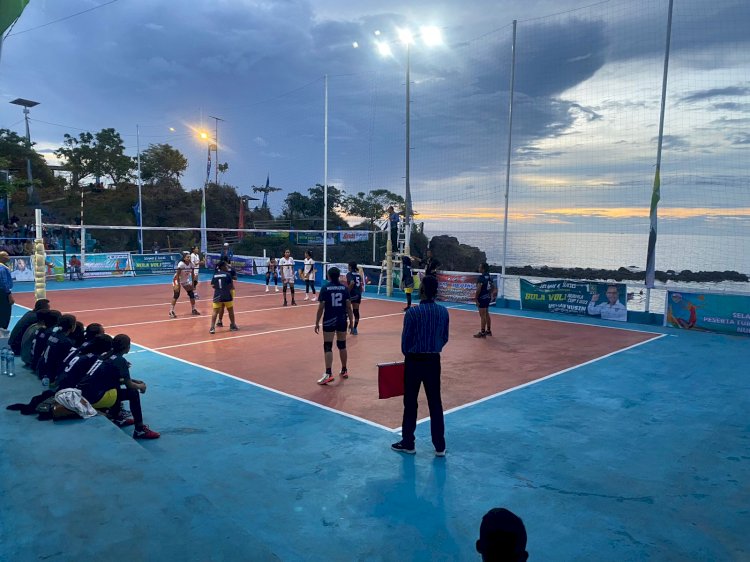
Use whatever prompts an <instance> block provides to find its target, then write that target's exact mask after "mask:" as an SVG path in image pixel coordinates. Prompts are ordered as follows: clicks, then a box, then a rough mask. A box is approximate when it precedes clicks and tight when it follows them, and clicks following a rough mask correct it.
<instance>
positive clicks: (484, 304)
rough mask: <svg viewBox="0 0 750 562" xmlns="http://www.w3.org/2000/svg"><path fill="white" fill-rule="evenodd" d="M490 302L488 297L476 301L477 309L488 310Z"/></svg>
mask: <svg viewBox="0 0 750 562" xmlns="http://www.w3.org/2000/svg"><path fill="white" fill-rule="evenodd" d="M491 300H492V299H490V298H489V297H487V298H486V299H482V298H480V299H479V300H478V301H477V308H489V307H490V301H491Z"/></svg>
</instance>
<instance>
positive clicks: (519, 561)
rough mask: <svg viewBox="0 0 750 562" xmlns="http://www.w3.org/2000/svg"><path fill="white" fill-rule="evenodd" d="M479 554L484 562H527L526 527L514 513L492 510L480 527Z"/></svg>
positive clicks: (498, 509) (502, 509) (486, 514)
mask: <svg viewBox="0 0 750 562" xmlns="http://www.w3.org/2000/svg"><path fill="white" fill-rule="evenodd" d="M477 552H478V553H479V554H481V555H482V560H484V562H526V560H528V559H529V553H528V552H526V527H525V526H524V524H523V521H521V518H520V517H518V516H517V515H516V514H515V513H513V512H512V511H508V510H507V509H505V508H502V507H496V508H494V509H490V510H489V511H488V512H487V513H485V515H484V517H482V524H481V525H480V526H479V540H478V541H477Z"/></svg>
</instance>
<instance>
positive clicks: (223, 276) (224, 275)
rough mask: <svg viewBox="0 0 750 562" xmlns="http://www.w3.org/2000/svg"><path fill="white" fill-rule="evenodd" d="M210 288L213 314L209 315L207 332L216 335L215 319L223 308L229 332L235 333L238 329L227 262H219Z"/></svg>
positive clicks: (232, 286)
mask: <svg viewBox="0 0 750 562" xmlns="http://www.w3.org/2000/svg"><path fill="white" fill-rule="evenodd" d="M211 286H212V287H213V288H214V301H213V312H212V313H211V328H210V329H209V330H208V332H209V333H210V334H214V333H216V328H215V325H216V317H217V316H219V313H220V312H223V311H224V309H225V308H226V309H227V310H228V311H229V330H230V331H232V332H236V331H237V330H239V328H238V327H237V324H236V323H235V321H234V302H233V300H234V295H232V290H233V288H234V282H233V280H232V274H231V272H230V271H229V264H228V263H227V262H225V261H220V262H219V269H218V270H217V271H216V273H214V276H213V278H212V279H211Z"/></svg>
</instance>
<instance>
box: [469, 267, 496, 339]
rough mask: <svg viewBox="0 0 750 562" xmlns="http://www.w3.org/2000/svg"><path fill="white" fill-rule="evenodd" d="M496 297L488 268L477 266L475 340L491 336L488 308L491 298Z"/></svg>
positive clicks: (490, 320) (490, 319)
mask: <svg viewBox="0 0 750 562" xmlns="http://www.w3.org/2000/svg"><path fill="white" fill-rule="evenodd" d="M496 295H497V287H494V284H493V282H492V276H491V275H490V266H489V265H487V264H486V263H483V264H482V265H480V266H479V278H478V279H477V292H476V294H475V295H474V300H475V301H476V303H477V308H478V309H479V325H480V329H479V332H477V333H476V334H474V337H475V338H485V337H487V336H491V335H492V318H491V316H490V311H489V306H490V302H491V301H492V298H493V297H494V296H496Z"/></svg>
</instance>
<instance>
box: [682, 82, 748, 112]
mask: <svg viewBox="0 0 750 562" xmlns="http://www.w3.org/2000/svg"><path fill="white" fill-rule="evenodd" d="M748 94H750V88H742V87H739V86H729V87H727V88H711V89H709V90H700V91H697V92H692V93H690V94H688V95H686V96H683V97H682V101H686V102H693V101H702V100H709V99H714V98H723V97H728V96H746V95H748ZM722 109H727V107H726V106H724V107H723V108H722Z"/></svg>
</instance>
